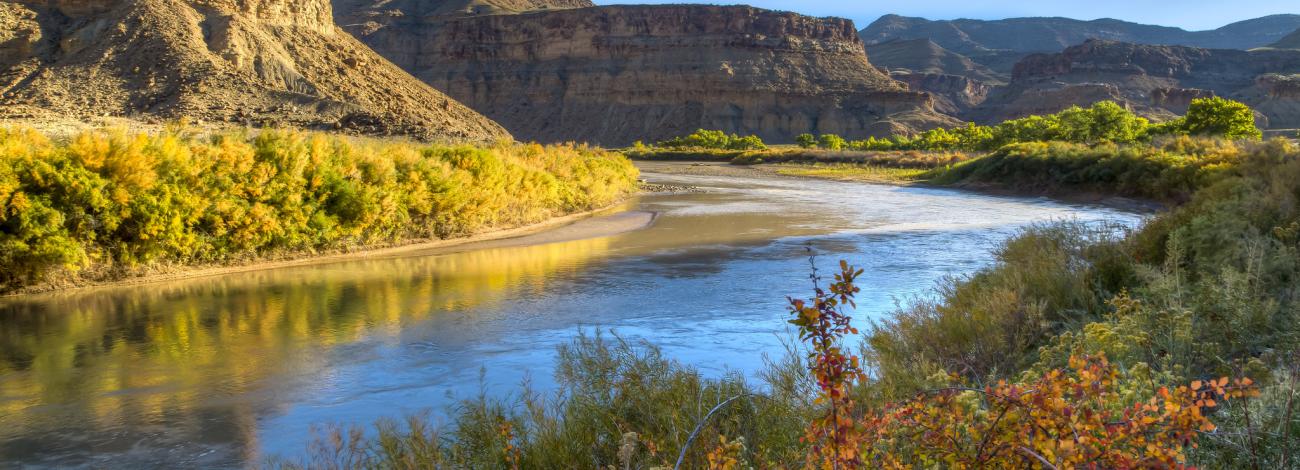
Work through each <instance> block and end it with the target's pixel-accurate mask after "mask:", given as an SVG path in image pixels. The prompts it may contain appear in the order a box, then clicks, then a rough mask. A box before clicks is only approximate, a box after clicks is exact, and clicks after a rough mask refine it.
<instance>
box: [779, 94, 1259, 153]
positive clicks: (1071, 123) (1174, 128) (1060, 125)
mask: <svg viewBox="0 0 1300 470" xmlns="http://www.w3.org/2000/svg"><path fill="white" fill-rule="evenodd" d="M1162 134H1184V135H1186V134H1191V135H1197V136H1205V137H1223V138H1227V139H1258V138H1259V136H1260V132H1259V129H1257V128H1255V124H1254V117H1253V112H1252V111H1251V110H1250V108H1249V107H1247V106H1246V105H1244V104H1241V103H1238V102H1235V101H1231V100H1226V99H1223V98H1207V99H1200V100H1196V101H1194V102H1193V103H1192V106H1191V108H1189V110H1188V115H1187V116H1186V117H1184V118H1180V119H1177V120H1175V121H1171V122H1168V123H1163V124H1157V125H1152V124H1151V123H1150V122H1149V121H1147V119H1146V118H1142V117H1139V116H1137V115H1136V114H1133V112H1132V111H1129V110H1128V109H1125V108H1124V107H1123V106H1120V105H1119V104H1117V103H1115V102H1113V101H1100V102H1097V103H1095V104H1093V105H1092V106H1089V107H1087V108H1081V107H1078V106H1073V107H1070V108H1069V109H1066V110H1064V111H1061V112H1059V113H1056V114H1049V115H1045V116H1038V115H1035V116H1028V117H1024V118H1020V119H1012V120H1009V121H1004V122H1002V123H1000V124H997V125H995V126H977V125H975V124H974V123H968V124H967V125H965V126H963V127H955V128H952V129H943V128H936V129H930V130H928V131H925V132H922V133H920V134H917V135H915V136H911V137H909V136H893V137H891V138H886V139H877V138H875V137H871V138H868V139H867V140H858V141H853V142H848V143H847V144H845V145H841V146H839V147H828V146H827V145H825V144H824V143H823V144H820V145H819V146H820V147H821V148H823V149H832V150H839V149H841V148H843V149H847V150H860V151H890V150H923V151H952V150H965V151H990V150H997V149H999V148H1001V147H1003V146H1005V145H1010V144H1020V143H1030V142H1051V141H1055V142H1070V143H1076V144H1087V145H1098V144H1138V143H1145V142H1148V141H1150V139H1151V137H1152V136H1156V135H1162ZM800 137H801V138H803V137H804V136H800ZM808 137H811V135H808ZM823 138H825V136H823ZM797 141H798V142H800V146H801V147H804V148H811V147H812V146H813V145H812V143H811V141H805V140H797ZM805 144H806V145H805Z"/></svg>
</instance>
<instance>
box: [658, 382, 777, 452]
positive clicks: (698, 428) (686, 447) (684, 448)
mask: <svg viewBox="0 0 1300 470" xmlns="http://www.w3.org/2000/svg"><path fill="white" fill-rule="evenodd" d="M745 397H763V396H762V395H754V394H749V393H742V394H740V395H736V396H734V397H731V398H728V399H726V401H723V402H722V403H718V404H717V406H714V407H713V409H711V410H709V413H708V414H706V415H704V418H703V419H701V420H700V422H699V423H696V424H695V430H694V431H691V435H690V436H689V437H687V438H686V443H685V444H682V451H681V453H679V454H677V464H676V465H673V470H680V469H681V468H682V462H683V461H685V460H686V451H688V450H690V449H691V442H693V441H695V438H696V437H697V436H699V434H700V431H703V430H704V425H705V424H708V423H709V418H712V417H713V415H714V414H715V413H717V412H718V411H720V410H722V409H723V408H726V407H727V405H730V404H731V403H732V402H734V401H736V400H739V399H741V398H745ZM763 398H766V397H763Z"/></svg>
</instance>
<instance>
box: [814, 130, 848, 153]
mask: <svg viewBox="0 0 1300 470" xmlns="http://www.w3.org/2000/svg"><path fill="white" fill-rule="evenodd" d="M844 145H845V141H844V138H843V137H840V136H838V135H835V134H822V135H821V136H820V137H818V138H817V148H820V149H822V150H842V149H844Z"/></svg>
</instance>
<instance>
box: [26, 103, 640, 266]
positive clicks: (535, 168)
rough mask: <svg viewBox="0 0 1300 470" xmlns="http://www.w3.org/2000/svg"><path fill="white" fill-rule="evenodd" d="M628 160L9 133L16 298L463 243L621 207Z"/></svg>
mask: <svg viewBox="0 0 1300 470" xmlns="http://www.w3.org/2000/svg"><path fill="white" fill-rule="evenodd" d="M635 181H636V170H635V168H634V167H632V166H631V164H630V163H629V162H628V161H627V160H626V159H623V158H622V157H619V156H617V155H615V154H611V153H606V152H603V151H599V150H594V149H591V148H587V147H580V146H572V145H567V146H547V147H544V146H540V145H535V144H534V145H499V146H495V147H490V148H477V147H469V146H439V145H427V146H426V145H417V144H414V143H409V142H401V141H372V140H360V139H345V138H342V137H334V136H327V135H323V134H312V133H304V132H295V131H278V130H268V131H265V132H262V133H260V134H258V135H256V136H249V135H246V134H241V133H222V134H217V135H212V136H209V137H202V138H200V137H197V136H192V135H187V134H184V133H183V132H179V131H168V132H165V133H161V134H157V135H144V134H128V133H125V132H121V131H114V130H102V131H92V132H87V133H84V134H81V135H78V136H75V137H73V138H72V139H70V140H69V141H68V142H66V143H54V142H51V141H50V140H48V139H45V138H44V137H42V136H40V135H39V134H36V133H35V132H33V131H29V130H22V129H0V204H3V206H2V207H3V209H4V210H3V212H0V247H3V250H0V253H2V254H0V273H3V274H0V291H4V290H12V289H16V288H21V287H24V286H29V285H33V284H37V283H41V282H46V281H51V280H56V279H58V278H63V277H69V276H75V275H81V276H86V277H90V278H96V279H104V278H112V277H117V276H122V275H128V274H129V273H131V272H135V271H139V270H143V269H145V268H148V267H149V266H154V265H159V264H197V263H225V262H239V261H242V260H247V259H255V258H260V257H266V256H280V255H282V254H286V253H299V252H311V251H316V250H322V249H338V248H348V247H354V246H362V245H373V244H387V243H394V242H399V241H402V240H407V239H418V238H429V237H442V238H446V237H455V236H462V235H466V234H470V233H474V232H477V231H481V230H484V229H490V228H493V227H504V226H516V225H520V224H527V223H532V222H537V221H541V220H543V219H545V218H548V217H551V216H555V215H559V214H564V213H569V212H574V211H580V210H585V209H591V208H595V207H601V206H604V205H608V204H610V203H612V202H614V201H616V200H618V199H620V198H622V197H624V196H625V195H626V194H628V193H630V192H631V191H632V190H633V189H634V188H635Z"/></svg>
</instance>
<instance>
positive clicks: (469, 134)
mask: <svg viewBox="0 0 1300 470" xmlns="http://www.w3.org/2000/svg"><path fill="white" fill-rule="evenodd" d="M25 110H40V111H42V112H49V113H54V114H58V115H63V116H71V117H95V116H105V115H108V116H130V117H136V118H141V119H146V120H148V119H160V120H169V119H177V118H181V117H188V118H191V119H198V120H207V121H228V122H234V123H248V124H254V125H258V124H273V123H274V124H282V125H293V126H299V127H306V128H316V129H337V130H342V131H351V132H357V133H365V134H379V135H394V134H396V135H407V136H413V137H418V138H424V139H436V140H448V141H490V140H495V139H500V138H508V137H509V134H508V133H506V132H505V130H504V129H502V128H501V127H500V126H498V125H497V124H495V123H493V122H492V121H490V120H488V119H486V118H484V117H483V116H482V115H480V114H478V113H475V112H474V111H472V110H470V109H468V108H466V107H465V106H463V105H461V104H460V103H457V102H456V101H454V100H452V99H450V98H448V97H447V96H446V95H443V94H442V93H439V92H437V91H435V90H433V89H432V88H430V87H429V86H427V85H425V84H424V83H421V82H420V81H418V80H416V79H415V78H413V77H411V76H410V75H409V74H407V73H405V72H403V71H402V70H401V69H399V68H397V67H395V66H394V65H392V64H391V63H389V62H388V61H387V60H385V59H383V58H382V57H380V56H378V55H377V54H375V53H374V52H373V51H371V50H370V49H368V48H366V47H365V46H364V45H362V44H361V43H359V42H357V41H356V40H355V39H354V38H353V37H352V36H350V35H348V34H347V33H345V32H343V31H341V30H339V29H338V28H337V27H335V26H334V22H333V15H332V10H331V5H330V4H329V2H328V1H326V0H22V1H20V2H18V3H0V114H3V115H5V116H6V117H16V116H15V114H19V115H21V113H25V112H28V111H25ZM17 117H21V116H17Z"/></svg>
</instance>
